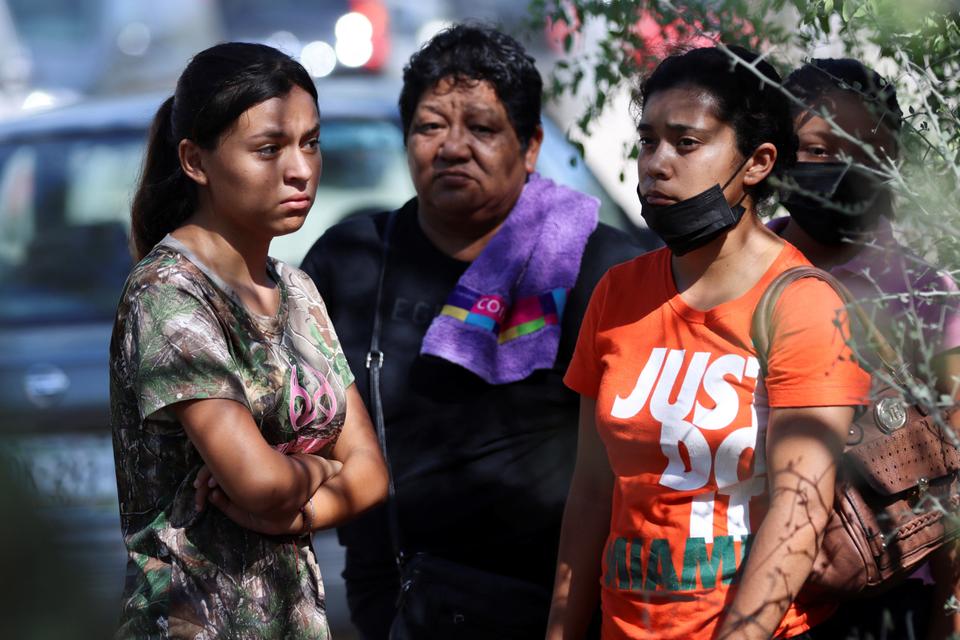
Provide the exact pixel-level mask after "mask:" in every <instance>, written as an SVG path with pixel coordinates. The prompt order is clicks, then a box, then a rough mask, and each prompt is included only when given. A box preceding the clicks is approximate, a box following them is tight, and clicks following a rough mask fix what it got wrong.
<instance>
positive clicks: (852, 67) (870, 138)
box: [768, 59, 960, 640]
mask: <svg viewBox="0 0 960 640" xmlns="http://www.w3.org/2000/svg"><path fill="white" fill-rule="evenodd" d="M785 88H786V89H787V90H788V91H789V92H790V93H791V94H792V95H794V96H796V97H798V98H799V99H800V100H801V101H802V102H803V103H804V104H805V105H806V107H807V108H806V109H797V110H795V113H794V126H795V128H796V132H797V136H798V138H799V149H798V153H797V164H796V165H795V166H794V167H793V168H792V169H791V170H790V171H789V172H788V176H787V179H786V181H785V183H786V184H785V186H784V188H783V189H782V196H783V197H782V203H783V205H784V206H785V207H786V208H787V210H788V211H789V212H790V217H788V218H778V219H776V220H773V221H771V222H770V223H769V225H768V226H769V227H770V228H771V229H773V230H774V231H775V232H777V233H778V234H779V235H780V236H781V237H783V238H784V239H785V240H787V241H788V242H790V243H792V244H794V245H795V246H796V247H797V248H798V249H800V250H801V251H802V252H803V254H804V255H805V256H806V257H807V258H808V259H809V260H810V261H811V262H812V263H813V264H815V265H816V266H818V267H821V268H823V269H827V270H829V271H830V272H831V273H833V275H835V276H836V277H837V278H838V279H840V280H841V281H842V282H843V283H844V284H846V285H847V287H848V288H849V289H851V290H852V291H853V292H854V295H855V296H856V297H857V298H858V299H859V301H860V304H861V306H862V307H864V308H865V309H866V310H868V311H869V312H872V313H871V315H873V316H874V319H875V321H876V322H877V325H878V326H879V327H881V329H882V330H883V331H884V333H885V334H886V336H887V338H888V339H889V340H890V341H891V342H892V343H893V344H896V345H898V347H899V349H900V352H901V353H902V354H903V355H904V357H905V358H906V360H907V362H908V363H910V364H911V368H912V371H913V372H914V373H916V374H918V375H919V376H920V377H921V378H923V379H924V380H926V381H927V382H928V383H930V384H931V385H932V386H934V387H935V388H936V389H937V391H939V392H940V393H941V394H950V395H955V394H957V384H958V383H957V377H956V376H957V375H958V372H960V313H958V311H957V308H956V307H957V298H956V297H953V298H952V299H951V298H950V297H949V296H947V297H946V298H945V297H944V296H942V295H933V296H931V295H930V294H931V293H936V294H943V293H947V294H954V296H956V293H957V286H956V284H955V283H954V282H953V280H952V279H951V278H950V277H949V276H948V275H946V274H945V273H942V272H938V271H937V270H936V269H935V268H934V267H932V266H930V265H928V264H927V263H925V262H924V261H923V260H921V259H920V258H919V257H918V256H915V255H913V254H911V253H910V252H909V251H908V250H907V249H906V248H905V247H903V246H901V245H900V244H899V243H897V241H896V240H895V239H894V236H893V229H892V226H891V219H892V217H893V206H892V203H893V198H892V192H891V189H890V188H889V187H888V186H887V185H886V184H884V182H883V180H882V179H880V178H879V177H878V173H876V171H877V170H881V169H883V168H884V167H885V166H886V167H889V166H890V165H891V164H894V163H896V161H897V159H898V152H899V144H898V135H899V132H900V122H901V117H902V112H901V110H900V105H899V103H898V101H897V94H896V90H895V89H894V87H893V85H891V84H890V83H889V82H887V81H886V80H885V79H884V78H882V77H881V76H880V75H879V74H877V73H876V72H875V71H873V70H871V69H868V68H867V67H866V66H864V65H863V64H862V63H860V62H859V61H857V60H851V59H815V60H811V61H810V62H809V63H807V64H805V65H803V66H802V67H800V68H799V69H797V70H796V71H794V72H793V73H791V74H790V76H788V77H787V80H786V82H785ZM824 109H825V110H826V112H827V113H828V114H829V116H830V120H832V123H831V122H829V121H828V120H827V119H825V118H824V117H823V116H822V115H820V114H822V113H823V110H824ZM868 149H869V150H870V152H868ZM918 294H919V295H918ZM944 300H946V302H944ZM950 554H951V552H950V550H946V551H943V552H941V554H940V556H939V557H937V558H935V559H934V560H933V561H932V562H931V563H930V565H929V568H927V567H924V568H921V569H920V570H919V571H918V572H917V574H915V575H914V576H912V577H911V578H910V579H908V580H906V581H904V582H903V583H902V584H900V585H899V586H898V587H896V588H895V589H893V590H891V591H888V592H886V593H885V594H883V595H882V596H880V597H877V598H872V599H868V600H860V601H854V602H851V603H847V604H845V605H844V606H843V607H842V608H841V609H840V610H839V611H838V612H837V613H836V615H834V616H833V618H832V620H831V622H830V623H828V624H827V625H826V626H824V627H822V630H818V637H823V638H834V637H836V638H845V637H851V638H867V637H875V638H879V637H887V638H908V637H909V638H918V639H922V638H924V637H927V638H930V639H931V640H932V639H937V638H945V637H947V635H949V632H951V631H952V632H960V616H958V615H950V616H948V615H946V613H947V612H946V610H945V609H944V606H943V605H944V603H945V602H946V600H947V599H948V598H949V596H950V595H954V594H955V595H956V596H957V597H960V589H958V588H957V583H958V580H960V566H958V563H957V561H956V558H955V557H953V558H951V557H950ZM931 570H932V573H933V574H934V575H935V577H936V586H935V587H934V586H933V584H932V581H931V579H930V578H931V575H930V574H931ZM928 625H929V629H928Z"/></svg>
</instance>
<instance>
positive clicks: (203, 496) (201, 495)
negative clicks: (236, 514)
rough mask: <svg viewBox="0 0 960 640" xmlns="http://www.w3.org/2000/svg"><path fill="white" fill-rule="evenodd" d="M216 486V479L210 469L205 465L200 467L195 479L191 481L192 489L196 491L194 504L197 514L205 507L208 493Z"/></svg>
mask: <svg viewBox="0 0 960 640" xmlns="http://www.w3.org/2000/svg"><path fill="white" fill-rule="evenodd" d="M218 486H219V484H218V483H217V479H216V478H214V477H213V474H212V473H211V472H210V467H208V466H207V465H203V466H202V467H200V470H199V471H197V477H196V478H194V480H193V488H194V489H196V490H197V493H196V495H195V496H194V504H195V505H196V508H197V512H198V513H199V512H201V511H203V509H204V508H205V507H206V506H207V500H208V499H209V497H210V493H211V492H212V491H213V490H214V489H216V488H217V487H218Z"/></svg>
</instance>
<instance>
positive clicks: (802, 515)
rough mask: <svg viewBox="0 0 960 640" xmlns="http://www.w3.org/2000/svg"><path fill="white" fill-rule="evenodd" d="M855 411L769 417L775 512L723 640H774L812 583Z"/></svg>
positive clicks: (794, 411)
mask: <svg viewBox="0 0 960 640" xmlns="http://www.w3.org/2000/svg"><path fill="white" fill-rule="evenodd" d="M852 418H853V409H852V408H850V407H805V408H804V407H801V408H790V409H779V408H778V409H775V410H773V411H771V414H770V421H769V424H768V427H767V447H766V453H767V477H768V483H769V487H770V489H769V491H770V500H769V508H768V510H767V513H766V515H765V516H764V518H763V521H762V522H761V524H760V527H759V528H758V529H757V532H756V536H755V537H754V539H753V541H752V543H751V545H750V555H749V557H748V558H747V559H746V565H745V566H744V567H743V574H742V576H741V577H740V580H739V581H738V585H737V592H736V595H735V596H734V598H733V601H732V602H731V604H730V607H729V608H728V609H727V613H726V616H725V617H724V619H723V620H722V621H721V624H720V628H719V629H718V631H717V636H716V637H717V638H720V639H727V640H732V639H736V640H740V639H741V638H742V639H745V640H752V639H755V638H769V637H770V636H771V635H772V634H773V633H774V631H776V629H777V626H778V625H779V624H780V621H781V620H782V619H783V616H784V614H785V613H786V611H787V609H788V608H789V607H790V604H791V603H792V602H793V600H794V598H795V597H796V595H797V593H799V591H800V588H801V587H802V586H803V584H804V583H805V582H806V580H807V577H808V576H809V575H810V570H811V568H812V567H813V561H814V559H815V558H816V556H817V552H818V551H819V549H820V542H821V541H822V539H823V532H824V529H825V528H826V525H827V521H828V520H829V518H830V514H831V513H832V507H833V497H834V491H835V490H836V486H835V485H836V461H837V459H838V458H839V456H840V452H841V451H842V447H843V436H845V435H846V431H847V428H848V427H849V425H850V420H851V419H852Z"/></svg>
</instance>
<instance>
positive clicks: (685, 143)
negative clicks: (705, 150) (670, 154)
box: [677, 137, 700, 151]
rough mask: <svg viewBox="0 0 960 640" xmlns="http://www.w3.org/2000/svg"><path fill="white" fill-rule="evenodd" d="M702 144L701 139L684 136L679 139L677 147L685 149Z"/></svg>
mask: <svg viewBox="0 0 960 640" xmlns="http://www.w3.org/2000/svg"><path fill="white" fill-rule="evenodd" d="M699 145H700V141H699V140H697V139H696V138H690V137H683V138H680V139H679V140H677V148H678V149H684V150H688V151H689V150H691V149H694V148H696V147H697V146H699Z"/></svg>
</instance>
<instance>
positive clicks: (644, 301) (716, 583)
mask: <svg viewBox="0 0 960 640" xmlns="http://www.w3.org/2000/svg"><path fill="white" fill-rule="evenodd" d="M808 264H809V262H807V260H806V259H805V258H804V257H803V255H802V254H801V253H800V252H799V251H798V250H797V249H796V248H794V247H793V246H792V245H789V244H787V245H786V246H785V247H784V248H783V250H782V251H781V252H780V254H779V255H778V256H777V258H776V260H775V261H774V263H773V264H772V265H771V266H770V268H769V269H768V270H767V272H766V273H765V274H764V275H763V277H762V278H761V279H760V281H759V282H758V283H757V284H756V285H754V287H753V288H752V289H750V291H748V292H747V293H746V294H744V295H743V296H741V297H739V298H737V299H736V300H732V301H730V302H726V303H724V304H721V305H719V306H717V307H714V308H713V309H711V310H709V311H698V310H696V309H693V308H691V307H689V306H688V305H686V304H685V303H684V301H683V299H682V298H681V297H680V295H679V294H678V293H677V290H676V287H675V285H674V282H673V275H672V272H671V269H670V252H669V251H668V250H666V249H660V250H658V251H654V252H652V253H648V254H646V255H643V256H640V257H638V258H635V259H634V260H632V261H630V262H626V263H624V264H621V265H618V266H616V267H614V268H613V269H611V270H610V271H609V272H608V273H607V274H606V276H604V278H603V279H602V280H601V281H600V283H599V284H598V285H597V288H596V290H595V291H594V294H593V297H592V299H591V301H590V306H589V308H588V309H587V313H586V316H585V317H584V320H583V326H582V328H581V330H580V337H579V340H578V342H577V348H576V352H575V354H574V357H573V360H572V361H571V363H570V368H569V369H568V371H567V374H566V377H565V378H564V382H565V383H566V384H567V386H569V387H570V388H572V389H573V390H574V391H577V392H578V393H580V394H582V395H585V396H589V397H591V398H596V400H597V413H596V421H597V430H598V431H599V435H600V438H601V439H602V441H603V443H604V445H605V446H606V450H607V456H608V458H609V460H610V467H611V469H612V470H613V473H614V475H615V477H616V479H615V483H614V490H613V511H612V516H611V519H610V534H609V536H608V538H607V542H606V545H605V548H604V554H603V559H602V562H603V577H602V579H601V583H602V585H601V586H602V601H603V638H604V640H614V639H618V640H619V639H621V638H630V639H639V638H657V639H658V640H662V639H668V638H684V639H696V638H710V637H711V636H712V634H713V632H714V630H715V628H716V626H717V623H718V622H719V621H720V619H721V615H722V613H723V610H724V607H725V606H728V605H729V604H730V602H731V601H732V597H733V589H734V588H735V586H734V583H735V581H736V577H735V574H736V573H737V570H738V569H739V568H740V566H741V565H742V564H743V560H744V558H745V556H746V555H747V553H748V551H749V548H750V540H751V538H752V535H753V533H754V532H755V531H756V530H757V527H758V526H759V525H760V522H761V521H762V519H763V517H764V514H765V513H766V509H767V479H766V473H765V464H764V456H763V452H764V445H763V443H764V441H765V440H764V432H765V429H766V423H767V420H766V419H767V414H768V407H810V406H841V405H857V404H864V402H865V399H866V398H867V397H868V394H869V384H870V381H869V376H868V375H867V374H866V373H864V372H863V371H862V370H861V369H860V368H859V367H858V366H857V365H856V364H855V363H854V362H853V361H852V358H851V357H850V353H849V349H848V348H847V346H846V345H845V340H844V335H846V334H845V333H841V329H840V328H838V326H837V324H836V320H837V318H838V310H840V309H841V307H842V303H841V302H840V299H839V298H838V297H837V295H836V294H835V293H834V291H833V290H832V289H831V288H830V287H829V286H828V285H826V284H825V283H823V282H820V281H818V280H813V279H809V278H807V279H803V280H800V281H798V282H796V283H794V284H792V285H790V287H789V288H788V289H787V290H786V291H785V292H784V294H783V296H782V297H781V299H780V301H779V302H778V304H777V306H776V308H775V310H774V315H773V320H772V329H771V330H772V336H771V349H770V354H769V365H768V373H767V376H766V379H765V381H763V380H762V378H763V376H761V375H760V370H759V366H758V363H757V359H756V350H755V349H754V348H753V344H752V342H751V340H750V322H751V318H752V315H753V310H754V307H755V306H756V304H757V302H758V301H759V299H760V296H761V295H762V294H763V292H764V291H765V290H766V288H767V285H768V284H769V283H770V282H771V281H772V280H773V278H774V277H776V276H777V274H779V273H781V272H782V271H784V270H786V269H788V268H790V267H793V266H796V265H808ZM841 326H842V323H841ZM844 331H845V330H844ZM758 379H760V380H761V381H760V382H759V383H758ZM768 398H769V400H768ZM832 609H833V607H832V605H829V604H825V605H824V606H823V607H822V608H817V609H813V608H809V607H807V608H804V609H803V610H801V608H800V607H798V606H797V605H796V604H794V605H792V606H791V607H790V609H789V610H788V611H787V613H786V616H785V617H784V619H783V621H782V623H781V625H780V628H779V629H778V632H777V633H778V634H779V635H782V636H786V637H789V636H792V635H796V634H798V633H801V632H802V631H804V630H806V629H807V628H809V627H810V626H811V625H813V624H817V623H819V622H820V621H821V620H823V619H824V618H825V617H826V616H827V615H829V613H830V612H831V611H832Z"/></svg>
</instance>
